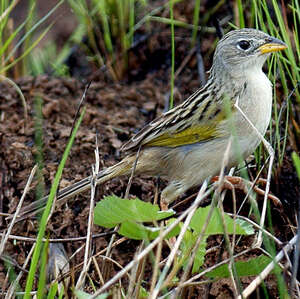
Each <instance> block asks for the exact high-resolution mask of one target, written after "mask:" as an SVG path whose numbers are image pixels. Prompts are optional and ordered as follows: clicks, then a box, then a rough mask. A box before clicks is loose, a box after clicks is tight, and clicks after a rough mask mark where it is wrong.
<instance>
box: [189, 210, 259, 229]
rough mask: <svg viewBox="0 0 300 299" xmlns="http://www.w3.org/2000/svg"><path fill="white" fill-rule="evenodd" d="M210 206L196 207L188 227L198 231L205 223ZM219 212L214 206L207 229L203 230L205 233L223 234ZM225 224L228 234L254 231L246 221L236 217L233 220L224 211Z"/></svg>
mask: <svg viewBox="0 0 300 299" xmlns="http://www.w3.org/2000/svg"><path fill="white" fill-rule="evenodd" d="M210 208H211V206H208V207H205V208H198V209H197V211H196V213H195V214H194V216H193V217H192V220H191V223H190V227H191V228H192V229H193V230H195V231H196V232H198V233H200V232H201V230H202V227H203V226H204V225H205V223H206V219H207V217H208V213H209V210H210ZM221 217H222V216H221V212H220V210H219V209H218V208H214V211H213V214H212V217H211V219H210V221H209V224H208V226H207V229H206V231H205V234H206V235H217V234H224V229H223V224H222V218H221ZM224 219H225V224H226V231H227V233H228V234H233V233H235V234H238V235H251V234H253V233H254V230H253V228H252V226H251V225H250V224H248V223H247V222H246V221H243V220H241V219H238V220H236V221H235V225H234V220H233V219H232V218H231V217H230V216H228V215H227V214H226V213H225V215H224Z"/></svg>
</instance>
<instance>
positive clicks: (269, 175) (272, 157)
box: [234, 99, 275, 247]
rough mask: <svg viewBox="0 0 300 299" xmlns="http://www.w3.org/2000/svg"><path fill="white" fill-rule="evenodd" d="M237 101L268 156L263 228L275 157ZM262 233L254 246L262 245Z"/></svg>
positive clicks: (261, 220) (262, 216)
mask: <svg viewBox="0 0 300 299" xmlns="http://www.w3.org/2000/svg"><path fill="white" fill-rule="evenodd" d="M238 100H239V99H238ZM238 100H237V102H236V103H235V105H234V106H235V107H236V108H237V110H238V111H239V112H240V113H241V114H242V116H243V117H244V118H245V120H246V121H247V122H248V123H249V125H250V126H251V128H252V129H253V131H254V132H255V133H256V134H257V136H258V137H259V139H260V140H261V142H262V143H263V145H264V146H265V148H266V149H267V151H268V153H269V156H270V161H269V167H268V175H267V183H266V189H265V194H264V202H263V208H262V212H261V218H260V223H259V225H260V226H261V227H262V226H264V223H265V218H266V211H267V202H268V194H269V191H270V184H271V175H272V167H273V162H274V157H275V152H274V149H273V148H272V146H271V144H270V143H269V142H268V141H267V140H266V139H265V138H264V136H263V135H262V134H261V133H260V132H259V131H258V130H257V129H256V127H255V126H254V125H253V124H252V122H251V121H250V119H249V118H248V117H247V115H246V114H245V113H244V112H243V110H242V109H241V108H240V107H239V105H238ZM262 241H263V239H262V232H261V231H259V233H258V237H257V240H256V243H255V246H257V247H260V246H261V244H262Z"/></svg>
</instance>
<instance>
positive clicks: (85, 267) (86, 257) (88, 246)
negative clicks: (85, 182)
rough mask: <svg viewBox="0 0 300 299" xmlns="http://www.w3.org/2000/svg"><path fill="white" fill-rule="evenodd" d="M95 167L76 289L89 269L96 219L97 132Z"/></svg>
mask: <svg viewBox="0 0 300 299" xmlns="http://www.w3.org/2000/svg"><path fill="white" fill-rule="evenodd" d="M95 160H96V162H95V167H92V180H91V199H90V208H89V219H88V227H87V233H86V243H85V253H84V260H83V267H82V271H81V273H80V276H79V278H78V280H77V283H76V289H80V288H81V287H82V286H83V284H84V281H85V277H86V274H87V271H88V265H89V264H90V262H89V256H90V255H91V235H92V228H93V220H94V202H95V193H96V180H97V174H98V173H99V168H100V162H99V148H98V139H97V134H96V149H95Z"/></svg>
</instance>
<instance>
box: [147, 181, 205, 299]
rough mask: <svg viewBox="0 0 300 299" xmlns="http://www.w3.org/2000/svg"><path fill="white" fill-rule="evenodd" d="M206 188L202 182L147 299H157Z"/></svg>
mask: <svg viewBox="0 0 300 299" xmlns="http://www.w3.org/2000/svg"><path fill="white" fill-rule="evenodd" d="M206 188H207V181H204V183H203V184H202V186H201V188H200V190H199V193H198V196H197V198H196V199H195V201H194V205H193V206H194V208H193V209H192V210H191V211H190V213H189V214H188V216H187V217H186V219H185V221H184V224H183V226H182V228H181V230H180V234H179V236H178V237H177V240H176V242H175V244H174V247H173V249H172V250H171V252H170V254H169V257H168V259H167V262H166V264H165V267H164V268H163V271H162V273H161V275H160V277H159V281H158V282H157V284H156V287H155V289H154V291H153V293H152V294H151V296H149V298H151V299H155V298H157V296H158V294H159V291H160V290H161V287H162V286H163V285H164V280H165V277H166V275H167V273H168V271H169V269H170V267H171V265H172V263H173V261H174V258H175V256H176V255H177V254H178V250H179V246H180V243H181V242H182V240H183V237H184V234H185V232H186V230H187V229H188V227H189V224H190V222H191V220H192V217H193V215H194V213H195V212H196V209H197V208H198V205H199V203H200V201H201V200H202V198H203V194H204V192H205V190H206Z"/></svg>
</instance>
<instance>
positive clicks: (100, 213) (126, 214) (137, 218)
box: [94, 196, 174, 228]
mask: <svg viewBox="0 0 300 299" xmlns="http://www.w3.org/2000/svg"><path fill="white" fill-rule="evenodd" d="M173 214H174V212H173V211H165V212H164V211H160V209H159V207H158V205H153V204H151V203H147V202H143V201H141V200H139V199H121V198H119V197H117V196H107V197H105V198H104V199H103V200H101V201H100V202H98V203H97V205H96V207H95V211H94V222H95V224H98V225H100V226H104V227H107V228H112V227H114V226H116V225H118V224H121V223H123V222H128V221H133V222H152V221H154V220H161V219H165V218H167V217H169V216H172V215H173Z"/></svg>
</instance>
